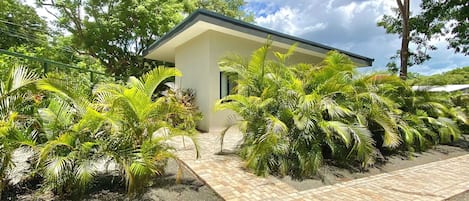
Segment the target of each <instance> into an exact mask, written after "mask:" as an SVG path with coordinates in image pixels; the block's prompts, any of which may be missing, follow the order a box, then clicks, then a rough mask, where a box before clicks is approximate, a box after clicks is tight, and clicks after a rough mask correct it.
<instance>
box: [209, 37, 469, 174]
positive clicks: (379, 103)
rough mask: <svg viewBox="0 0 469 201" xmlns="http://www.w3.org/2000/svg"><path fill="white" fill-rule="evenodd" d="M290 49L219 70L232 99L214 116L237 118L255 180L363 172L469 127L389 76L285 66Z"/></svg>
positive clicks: (337, 62)
mask: <svg viewBox="0 0 469 201" xmlns="http://www.w3.org/2000/svg"><path fill="white" fill-rule="evenodd" d="M294 48H295V47H294V46H292V47H291V48H290V49H289V50H288V52H287V53H285V54H282V53H279V52H273V55H274V56H275V58H276V59H275V60H269V59H267V58H268V54H269V53H270V42H268V43H267V44H266V45H264V46H263V47H261V48H259V49H258V50H256V51H255V52H254V53H253V54H252V56H251V58H250V60H246V59H244V58H242V57H240V56H236V55H231V56H228V57H226V58H224V59H222V60H221V61H220V63H219V65H220V69H221V71H223V72H225V73H227V74H228V75H229V76H232V78H233V79H235V81H236V82H237V87H236V90H237V94H236V95H229V96H227V97H225V98H223V99H221V100H220V101H218V102H217V105H216V108H217V109H219V110H224V109H229V110H232V111H234V112H236V113H237V114H238V115H239V116H240V117H241V118H242V119H241V120H240V122H239V125H240V128H241V131H242V133H243V134H244V139H243V141H242V143H241V146H240V147H241V149H240V155H241V157H242V158H244V159H245V160H246V166H247V167H248V168H250V169H252V170H254V172H255V173H256V174H258V175H267V174H280V175H292V176H297V177H308V176H311V175H314V174H316V171H317V170H318V168H319V167H320V166H321V165H322V164H323V161H324V160H325V159H328V160H329V161H332V162H333V163H344V164H345V165H354V164H355V163H356V162H359V163H360V164H361V167H363V168H364V167H366V166H367V165H368V164H371V163H373V162H374V160H375V158H376V156H378V155H380V153H382V151H395V150H404V151H411V152H412V151H414V150H415V149H418V150H424V149H425V148H427V147H428V145H431V144H434V143H440V142H449V141H451V140H454V139H457V138H458V137H459V135H460V131H459V129H458V128H457V126H456V124H455V123H454V121H453V120H456V119H458V120H459V121H461V122H466V121H467V120H466V118H465V117H464V115H463V114H462V113H461V112H459V111H458V110H456V109H454V108H451V107H448V106H447V104H444V103H443V102H442V101H439V100H435V98H430V96H428V95H425V94H417V93H415V92H413V91H412V90H411V88H410V87H409V86H408V85H407V84H406V83H404V82H402V81H401V80H400V79H398V78H397V77H395V76H383V75H376V74H374V75H364V76H363V75H359V74H358V73H357V72H356V71H355V65H354V63H353V62H352V61H351V60H350V59H349V58H348V57H347V56H345V55H343V54H340V53H338V52H334V51H332V52H329V53H328V54H327V56H326V58H325V59H324V61H323V62H322V63H320V64H318V65H315V66H313V65H308V64H295V65H287V64H286V63H287V60H288V58H289V57H290V55H291V54H292V53H293V50H294ZM429 98H430V99H429ZM452 119H453V120H452ZM225 131H226V130H225Z"/></svg>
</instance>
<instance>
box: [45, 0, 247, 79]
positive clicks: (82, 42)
mask: <svg viewBox="0 0 469 201" xmlns="http://www.w3.org/2000/svg"><path fill="white" fill-rule="evenodd" d="M37 2H38V5H40V6H43V7H46V8H48V9H52V10H54V11H56V14H57V15H56V17H57V19H56V22H57V24H58V26H59V27H60V28H61V29H63V30H65V31H67V32H69V33H71V34H72V47H73V49H75V50H77V51H78V52H80V53H82V54H87V55H90V56H92V57H94V58H96V59H98V60H99V61H100V62H101V63H102V64H103V65H104V66H105V67H106V69H107V72H108V73H109V74H112V75H113V76H115V77H117V78H120V79H124V80H125V79H126V78H127V77H129V76H130V75H136V76H139V75H142V74H143V73H144V72H146V71H149V70H150V69H152V68H154V67H155V66H157V65H158V62H155V61H149V60H145V59H144V58H143V57H142V56H141V55H142V53H143V51H144V50H145V49H146V48H148V47H149V46H150V44H151V43H153V42H154V41H155V40H156V39H157V38H158V37H161V36H162V35H163V34H165V33H167V32H168V31H169V30H170V29H172V28H173V27H174V26H175V25H176V24H178V23H179V22H180V21H181V20H182V19H183V16H184V13H188V12H192V11H193V10H195V9H196V8H207V9H213V10H215V11H217V12H221V13H222V14H227V15H228V16H232V17H239V18H244V16H245V13H244V12H242V11H240V7H241V6H242V5H243V4H244V1H240V0H230V1H220V0H210V1H206V0H185V1H177V0H139V1H131V0H120V1H114V0H105V1H103V0H88V1H81V0H72V1H50V0H38V1H37ZM129 66H132V68H129Z"/></svg>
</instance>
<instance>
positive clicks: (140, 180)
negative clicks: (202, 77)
mask: <svg viewBox="0 0 469 201" xmlns="http://www.w3.org/2000/svg"><path fill="white" fill-rule="evenodd" d="M173 76H181V73H180V72H179V71H177V70H176V69H174V68H173V69H170V68H164V67H160V68H156V69H154V70H152V71H150V72H148V73H147V74H145V75H144V76H142V77H141V78H136V77H130V78H129V81H128V82H127V83H126V85H121V84H113V83H105V84H98V85H97V86H96V87H95V89H94V91H93V94H94V97H95V99H94V100H92V101H88V100H86V99H83V98H80V97H74V95H73V93H71V92H70V91H69V90H67V89H66V88H64V87H63V86H62V85H61V84H58V83H56V82H55V81H53V80H45V81H43V82H41V83H39V84H38V86H39V88H41V89H44V90H48V91H51V92H54V94H57V95H58V96H59V97H60V98H61V99H62V100H63V101H62V102H64V103H67V102H68V103H70V107H68V108H70V109H72V110H74V111H75V112H76V113H77V116H79V118H77V119H78V121H76V122H75V123H74V124H72V125H70V126H69V127H68V131H67V130H66V131H65V132H62V134H61V135H58V136H57V137H56V138H55V139H56V140H52V141H49V142H48V143H47V144H46V145H45V146H44V147H43V148H42V152H41V156H44V159H45V160H42V161H41V162H40V164H41V166H44V167H45V169H46V172H52V173H54V174H48V175H49V177H50V181H51V182H52V183H55V184H58V185H59V186H60V185H62V184H64V183H63V182H62V181H61V180H57V179H55V178H58V177H57V176H59V175H61V174H64V176H63V178H71V179H72V180H70V181H69V183H70V182H71V183H72V184H73V185H71V186H74V185H79V186H83V185H85V186H86V184H87V183H88V182H89V181H91V179H92V178H93V175H94V174H95V172H96V171H95V170H94V169H93V163H91V162H90V161H89V159H97V158H100V159H105V160H107V161H108V163H114V164H115V165H116V167H117V170H118V173H120V174H121V176H122V178H124V179H125V180H126V185H127V189H128V192H129V194H132V195H135V193H138V192H141V191H143V190H144V187H145V186H146V185H147V184H148V182H149V181H150V180H151V179H152V178H153V177H152V176H155V175H159V174H162V173H163V170H164V166H165V164H166V161H167V160H168V159H169V158H175V155H174V153H173V152H172V151H171V149H172V148H171V147H170V146H169V145H167V144H166V141H167V140H168V139H170V138H171V137H174V136H186V137H189V138H190V139H192V140H193V142H194V143H195V140H194V139H195V133H196V130H195V124H190V125H192V126H187V125H188V124H187V125H185V126H180V125H177V124H178V123H180V122H179V121H174V119H183V116H184V115H186V116H187V115H189V114H192V113H193V110H192V108H191V109H189V108H187V107H185V106H184V105H183V104H181V103H179V102H177V101H176V100H174V98H172V97H167V96H159V95H158V94H154V93H155V90H156V89H157V87H158V86H159V85H160V84H161V83H162V82H163V81H164V80H166V79H167V78H170V77H173ZM53 108H56V109H54V110H55V112H54V110H51V109H53ZM57 108H62V107H52V108H51V109H49V110H43V111H42V113H43V115H41V116H44V117H57V116H62V117H68V116H69V115H68V113H63V112H58V111H59V110H58V109H57ZM46 122H53V121H52V120H51V121H46ZM63 122H67V121H63ZM183 123H184V122H183ZM46 128H47V126H46ZM63 140H65V141H66V142H62V141H63ZM51 147H52V148H51ZM60 147H62V148H60ZM196 147H197V146H196ZM55 149H60V150H62V152H61V153H60V154H57V153H58V152H55V151H54V150H55ZM64 150H65V151H64ZM197 153H198V152H197ZM45 156H49V157H45ZM86 156H89V157H88V158H86ZM50 164H53V165H50ZM56 164H59V165H56ZM54 169H56V170H57V171H55V170H54ZM51 170H52V171H51ZM58 170H60V171H58ZM62 170H63V171H62ZM59 172H62V173H59ZM81 174H82V176H80V175H81ZM67 176H72V177H67ZM60 182H62V183H60ZM65 184H66V183H65ZM68 186H70V185H68Z"/></svg>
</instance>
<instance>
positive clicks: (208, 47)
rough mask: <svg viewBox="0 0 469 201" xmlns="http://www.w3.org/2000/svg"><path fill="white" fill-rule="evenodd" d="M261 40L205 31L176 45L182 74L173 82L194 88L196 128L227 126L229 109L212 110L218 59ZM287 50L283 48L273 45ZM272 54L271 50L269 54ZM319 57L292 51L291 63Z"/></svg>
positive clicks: (246, 51) (253, 47)
mask: <svg viewBox="0 0 469 201" xmlns="http://www.w3.org/2000/svg"><path fill="white" fill-rule="evenodd" d="M262 45H263V43H259V42H254V41H250V40H247V39H243V38H239V37H236V36H232V35H227V34H223V33H220V32H216V31H207V32H205V33H203V34H201V35H199V36H197V37H195V38H193V39H192V40H190V41H189V42H187V43H184V44H182V45H181V46H179V47H177V48H176V51H175V63H176V68H177V69H179V70H180V71H181V72H182V74H183V77H182V78H176V86H178V87H182V88H192V89H195V91H196V93H197V95H196V101H197V104H198V106H199V109H200V111H201V112H202V114H203V116H204V117H203V120H202V121H201V122H200V123H199V129H201V130H204V131H211V132H217V131H220V130H222V129H223V128H225V127H226V126H227V121H228V117H229V116H230V115H234V113H233V112H231V111H218V112H215V110H214V106H215V102H216V101H217V100H218V99H219V98H220V69H219V67H218V62H219V61H220V59H221V58H222V57H224V56H226V55H229V54H232V53H236V54H239V55H241V56H245V57H249V56H250V55H251V54H252V52H253V51H255V50H256V49H258V48H260V47H261V46H262ZM273 49H274V50H275V51H280V52H286V51H287V50H286V49H279V48H273ZM269 57H270V58H273V54H272V55H270V56H269ZM320 61H321V59H320V58H318V57H313V56H310V55H305V54H300V53H295V54H294V55H293V56H292V57H291V59H290V63H298V62H307V63H317V62H320Z"/></svg>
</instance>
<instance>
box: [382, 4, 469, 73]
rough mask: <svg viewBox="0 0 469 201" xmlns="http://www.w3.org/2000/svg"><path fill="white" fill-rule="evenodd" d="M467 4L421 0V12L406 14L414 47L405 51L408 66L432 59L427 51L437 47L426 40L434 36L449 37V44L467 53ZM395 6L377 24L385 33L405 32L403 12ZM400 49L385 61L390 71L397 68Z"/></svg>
mask: <svg viewBox="0 0 469 201" xmlns="http://www.w3.org/2000/svg"><path fill="white" fill-rule="evenodd" d="M399 1H400V0H399ZM468 8H469V3H468V2H467V1H461V0H448V1H438V0H423V1H422V3H421V4H420V9H421V12H420V13H418V14H414V15H413V16H409V19H408V22H409V34H410V42H411V43H413V44H414V47H415V49H414V50H411V51H410V52H409V55H408V57H409V59H408V63H407V64H408V65H409V67H410V66H412V65H416V64H421V63H423V62H425V61H427V60H429V59H431V57H430V56H429V54H428V52H429V51H431V50H436V47H435V46H434V45H432V44H431V43H429V42H430V40H432V39H434V38H444V39H445V40H447V41H448V48H452V49H454V50H455V52H460V53H463V54H465V55H467V54H468V53H469V46H468V44H469V41H468V40H467V35H468V30H469V29H468V26H469V22H468V21H467V18H468V16H469V14H468V13H469V12H467V11H468ZM394 10H395V14H394V15H384V16H383V18H382V19H381V20H380V21H379V22H378V26H381V27H383V28H384V29H385V30H386V32H387V33H390V34H399V35H400V36H402V35H403V34H405V33H404V29H403V23H402V22H403V21H402V19H403V18H402V14H401V13H400V12H399V9H394ZM399 53H400V50H398V51H397V54H396V55H395V56H392V57H391V62H390V63H389V64H388V69H389V70H390V71H392V72H397V70H398V68H397V67H398V66H397V65H396V63H395V60H396V59H398V58H400V56H399ZM401 66H402V64H401Z"/></svg>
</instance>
